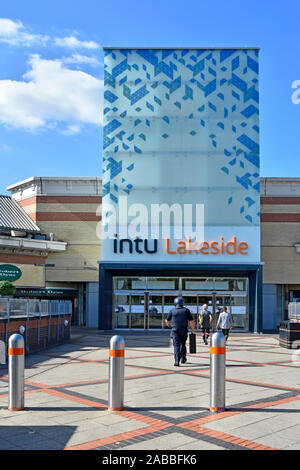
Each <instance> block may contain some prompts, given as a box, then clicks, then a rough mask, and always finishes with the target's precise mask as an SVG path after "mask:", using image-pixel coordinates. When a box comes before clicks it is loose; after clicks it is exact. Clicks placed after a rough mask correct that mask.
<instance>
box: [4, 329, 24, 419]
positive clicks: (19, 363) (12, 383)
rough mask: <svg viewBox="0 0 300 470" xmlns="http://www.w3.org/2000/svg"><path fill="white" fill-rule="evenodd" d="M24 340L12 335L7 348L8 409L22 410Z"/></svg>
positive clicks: (17, 335)
mask: <svg viewBox="0 0 300 470" xmlns="http://www.w3.org/2000/svg"><path fill="white" fill-rule="evenodd" d="M24 354H25V350H24V338H23V336H21V335H19V334H14V335H12V336H10V338H9V346H8V400H9V402H8V409H9V410H10V411H19V410H23V409H24V365H25V361H24Z"/></svg>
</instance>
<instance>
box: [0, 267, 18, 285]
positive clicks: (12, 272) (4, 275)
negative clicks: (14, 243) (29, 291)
mask: <svg viewBox="0 0 300 470" xmlns="http://www.w3.org/2000/svg"><path fill="white" fill-rule="evenodd" d="M21 276H22V271H21V269H19V268H18V267H17V266H14V265H13V264H0V281H9V282H14V281H17V280H18V279H20V277H21Z"/></svg>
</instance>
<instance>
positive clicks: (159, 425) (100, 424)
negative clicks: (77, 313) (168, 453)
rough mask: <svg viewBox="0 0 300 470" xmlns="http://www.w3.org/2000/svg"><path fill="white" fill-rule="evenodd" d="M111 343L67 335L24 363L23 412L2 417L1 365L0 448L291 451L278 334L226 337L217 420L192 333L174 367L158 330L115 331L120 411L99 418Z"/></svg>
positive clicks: (291, 390)
mask: <svg viewBox="0 0 300 470" xmlns="http://www.w3.org/2000/svg"><path fill="white" fill-rule="evenodd" d="M111 336H112V335H111V334H104V333H101V332H99V331H97V330H92V329H78V328H73V330H72V336H71V341H70V342H66V343H65V344H63V345H60V346H57V347H55V348H51V349H48V350H46V351H43V352H39V353H37V354H32V355H29V356H26V361H25V363H26V369H25V410H23V411H18V412H16V411H15V412H12V411H8V409H7V405H8V396H7V392H8V386H7V384H8V381H7V366H1V368H0V374H1V376H0V449H1V450H5V449H8V450H13V449H14V450H23V449H26V450H39V449H42V450H59V449H66V450H69V449H70V450H89V449H99V450H132V451H135V450H138V449H143V450H159V449H161V450H182V451H184V450H185V451H187V450H204V449H207V450H211V449H214V450H222V449H229V450H241V449H243V450H250V449H255V450H260V449H261V450H266V449H290V450H292V449H300V373H299V372H300V371H299V367H300V351H299V355H297V354H296V353H294V355H293V351H291V350H287V349H282V348H280V347H279V344H278V336H276V335H252V334H234V333H232V334H231V336H230V338H229V341H228V343H227V352H226V364H227V367H226V411H225V412H223V413H219V414H211V413H210V412H209V411H208V408H209V387H210V383H209V373H210V371H209V346H205V345H204V344H203V342H202V338H201V335H200V333H198V335H197V354H193V355H188V363H186V364H184V365H181V366H180V367H179V368H176V367H174V365H173V364H174V360H173V348H172V346H170V344H169V339H170V338H169V333H167V332H163V333H159V332H156V333H149V334H142V333H135V334H133V333H127V334H126V333H122V336H124V338H125V343H126V353H125V406H126V409H125V410H124V411H120V412H109V411H108V410H107V399H108V364H109V361H108V349H109V340H110V338H111ZM293 356H294V357H293Z"/></svg>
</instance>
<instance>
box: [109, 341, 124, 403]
mask: <svg viewBox="0 0 300 470" xmlns="http://www.w3.org/2000/svg"><path fill="white" fill-rule="evenodd" d="M124 356H125V341H124V339H123V338H122V336H118V335H116V336H113V337H112V338H111V340H110V350H109V391H108V409H109V410H110V411H117V410H123V409H124V362H125V361H124Z"/></svg>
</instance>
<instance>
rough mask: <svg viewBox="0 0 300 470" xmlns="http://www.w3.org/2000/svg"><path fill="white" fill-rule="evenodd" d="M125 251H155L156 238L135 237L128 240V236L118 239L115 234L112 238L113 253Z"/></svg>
mask: <svg viewBox="0 0 300 470" xmlns="http://www.w3.org/2000/svg"><path fill="white" fill-rule="evenodd" d="M124 250H125V251H126V252H127V253H130V254H132V253H133V252H134V251H135V253H138V254H143V253H149V254H153V253H157V240H151V241H149V240H144V239H142V238H136V239H135V240H130V239H129V238H121V239H119V238H118V237H117V236H116V235H115V238H114V253H121V254H122V253H124Z"/></svg>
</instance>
